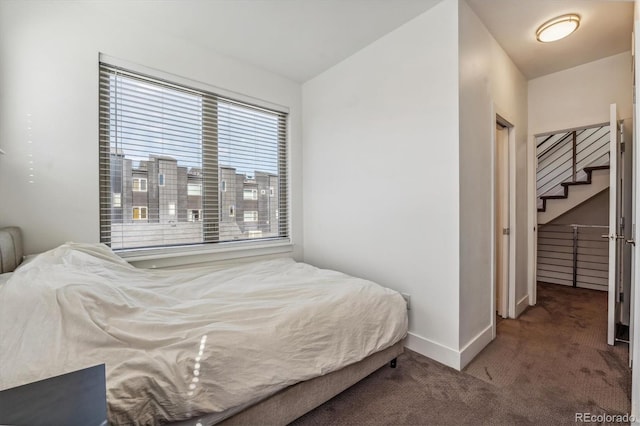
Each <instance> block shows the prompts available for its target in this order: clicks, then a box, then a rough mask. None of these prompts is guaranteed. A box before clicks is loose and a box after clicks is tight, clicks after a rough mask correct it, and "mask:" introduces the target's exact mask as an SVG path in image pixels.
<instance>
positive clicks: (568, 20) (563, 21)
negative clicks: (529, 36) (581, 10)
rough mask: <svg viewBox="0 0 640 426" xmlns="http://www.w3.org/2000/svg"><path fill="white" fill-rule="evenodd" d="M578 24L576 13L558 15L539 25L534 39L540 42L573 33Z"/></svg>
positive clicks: (578, 19) (578, 18) (546, 41)
mask: <svg viewBox="0 0 640 426" xmlns="http://www.w3.org/2000/svg"><path fill="white" fill-rule="evenodd" d="M579 26H580V16H578V15H575V14H570V15H562V16H558V17H557V18H553V19H551V20H549V21H547V22H545V23H544V24H542V25H540V27H539V28H538V30H537V31H536V39H538V41H540V42H542V43H549V42H551V41H556V40H560V39H563V38H565V37H567V36H568V35H570V34H571V33H573V32H574V31H575V30H577V29H578V27H579Z"/></svg>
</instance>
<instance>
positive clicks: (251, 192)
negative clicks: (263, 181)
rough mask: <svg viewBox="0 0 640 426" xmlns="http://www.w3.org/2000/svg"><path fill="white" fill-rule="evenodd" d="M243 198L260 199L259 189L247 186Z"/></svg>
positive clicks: (243, 191)
mask: <svg viewBox="0 0 640 426" xmlns="http://www.w3.org/2000/svg"><path fill="white" fill-rule="evenodd" d="M242 194H243V198H244V199H245V200H257V199H258V190H257V189H252V188H245V189H243V190H242Z"/></svg>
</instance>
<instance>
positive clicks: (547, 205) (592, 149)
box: [536, 125, 609, 225]
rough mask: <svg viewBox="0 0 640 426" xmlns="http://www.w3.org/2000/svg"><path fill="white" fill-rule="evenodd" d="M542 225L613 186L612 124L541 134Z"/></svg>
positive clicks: (539, 184) (539, 182)
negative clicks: (610, 155) (610, 132)
mask: <svg viewBox="0 0 640 426" xmlns="http://www.w3.org/2000/svg"><path fill="white" fill-rule="evenodd" d="M536 142H537V152H538V168H537V173H536V187H537V195H538V224H540V225H542V224H546V223H549V222H550V221H552V220H554V219H556V218H557V217H559V216H561V215H562V214H564V213H566V212H568V211H569V210H571V209H573V208H574V207H577V206H578V205H580V204H582V203H583V202H585V201H587V200H589V199H590V198H592V197H593V196H595V195H597V194H599V193H600V192H602V191H604V190H605V189H607V188H608V187H609V125H600V126H595V127H591V128H587V129H581V130H575V131H566V132H559V133H556V134H553V135H546V136H542V137H538V138H537V140H536Z"/></svg>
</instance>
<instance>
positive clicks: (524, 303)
mask: <svg viewBox="0 0 640 426" xmlns="http://www.w3.org/2000/svg"><path fill="white" fill-rule="evenodd" d="M528 306H529V295H528V294H527V295H525V296H524V297H523V298H522V299H520V300H519V301H518V303H516V318H518V317H519V316H520V314H521V313H523V312H524V310H525V309H527V307H528Z"/></svg>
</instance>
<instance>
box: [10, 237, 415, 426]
mask: <svg viewBox="0 0 640 426" xmlns="http://www.w3.org/2000/svg"><path fill="white" fill-rule="evenodd" d="M406 332H407V313H406V305H405V302H404V299H403V298H402V296H401V295H400V294H399V293H397V292H395V291H393V290H390V289H386V288H383V287H381V286H379V285H377V284H375V283H372V282H370V281H366V280H362V279H358V278H354V277H350V276H347V275H345V274H341V273H338V272H335V271H329V270H321V269H318V268H315V267H312V266H310V265H307V264H304V263H297V262H295V261H293V260H291V259H277V260H269V261H262V262H255V263H250V264H245V265H240V266H237V267H232V268H227V269H224V270H215V271H214V270H212V269H211V268H192V269H184V270H179V271H158V270H144V269H138V268H134V267H132V266H130V265H129V264H127V263H126V262H125V261H123V260H122V259H120V258H119V257H118V256H116V255H115V254H114V253H113V252H111V250H110V249H109V248H108V247H106V246H103V245H88V244H65V245H63V246H60V247H58V248H56V249H54V250H52V251H49V252H46V253H43V254H41V255H39V256H37V257H36V258H34V259H32V260H31V261H30V262H29V263H27V264H25V265H22V266H21V267H20V268H18V269H17V270H16V272H14V273H13V275H12V276H11V277H10V278H9V279H8V280H7V281H6V282H5V283H4V284H3V285H2V286H0V335H1V336H2V340H1V342H0V345H1V347H0V389H5V388H9V387H13V386H17V385H20V384H24V383H28V382H31V381H35V380H39V379H42V378H46V377H50V376H54V375H58V374H62V373H66V372H69V371H73V370H78V369H81V368H85V367H88V366H91V365H95V364H101V363H105V364H106V374H107V399H108V408H109V420H110V421H111V422H112V423H118V424H128V423H129V424H157V423H160V422H168V421H180V420H187V419H192V418H198V417H199V416H203V415H205V414H211V413H221V412H224V411H226V410H229V409H232V408H234V407H238V406H242V405H246V404H250V403H252V402H254V401H258V400H261V399H263V398H265V397H267V396H269V395H271V394H273V393H275V392H277V391H278V390H280V389H282V388H285V387H287V386H289V385H291V384H294V383H297V382H300V381H303V380H308V379H310V378H313V377H316V376H319V375H324V374H327V373H329V372H332V371H335V370H338V369H340V368H342V367H344V366H346V365H350V364H352V363H355V362H357V361H359V360H361V359H364V358H365V357H367V356H368V355H371V354H372V353H375V352H377V351H380V350H382V349H385V348H387V347H389V346H391V345H393V344H394V343H396V342H398V341H399V340H401V339H402V338H403V337H404V336H405V335H406Z"/></svg>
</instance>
